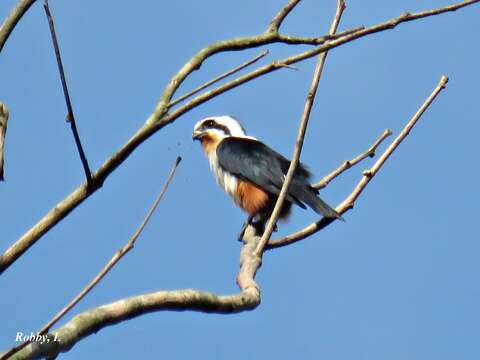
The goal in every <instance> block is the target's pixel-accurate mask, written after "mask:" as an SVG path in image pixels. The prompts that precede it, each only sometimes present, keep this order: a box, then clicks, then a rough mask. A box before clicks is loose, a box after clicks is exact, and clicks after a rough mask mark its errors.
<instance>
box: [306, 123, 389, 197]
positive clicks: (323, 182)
mask: <svg viewBox="0 0 480 360" xmlns="http://www.w3.org/2000/svg"><path fill="white" fill-rule="evenodd" d="M390 135H392V130H390V129H387V130H385V131H384V132H383V133H382V135H380V136H379V138H378V139H377V140H375V142H374V143H373V144H372V146H370V147H369V148H368V150H367V151H365V152H363V153H361V154H360V155H357V156H356V157H354V158H353V159H351V160H346V161H344V162H343V163H342V164H341V165H340V166H339V167H338V168H336V169H335V170H333V171H332V172H331V173H330V174H328V175H326V176H324V177H323V179H321V180H320V181H319V182H317V183H315V184H312V187H314V188H315V189H317V190H320V189H323V188H324V187H326V186H327V185H328V184H329V183H330V182H331V181H332V180H333V179H335V178H337V177H338V176H339V175H341V174H342V173H343V172H345V171H346V170H348V169H350V168H351V167H352V166H355V165H356V164H358V163H359V162H360V161H362V160H363V159H366V158H367V157H374V156H375V151H376V150H377V148H378V147H379V146H380V144H381V143H382V142H383V141H384V140H385V139H386V138H387V137H389V136H390Z"/></svg>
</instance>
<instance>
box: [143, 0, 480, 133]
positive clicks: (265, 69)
mask: <svg viewBox="0 0 480 360" xmlns="http://www.w3.org/2000/svg"><path fill="white" fill-rule="evenodd" d="M479 1H480V0H468V1H462V2H459V3H457V4H454V5H449V6H445V7H442V8H437V9H433V10H428V11H422V12H418V13H413V14H411V13H404V14H403V15H400V16H398V17H396V18H393V19H390V20H388V21H385V22H383V23H380V24H377V25H374V26H370V27H367V28H360V30H358V31H355V32H353V33H350V34H349V35H345V36H341V37H340V38H338V39H334V40H331V41H328V42H327V43H326V44H324V45H322V46H319V47H316V48H313V49H311V50H307V51H305V52H302V53H300V54H297V55H294V56H290V57H287V58H284V59H281V60H277V61H274V62H272V63H270V64H267V65H265V66H262V67H260V68H258V69H256V70H253V71H251V72H250V73H247V74H245V75H243V76H240V77H238V78H236V79H234V80H232V81H229V82H228V83H226V84H223V85H221V86H218V87H217V88H215V89H212V90H209V91H206V92H205V93H203V94H201V95H199V96H197V97H195V98H194V99H192V100H190V101H189V102H188V103H186V104H185V105H183V106H182V107H180V108H178V109H176V110H174V111H172V112H170V113H168V114H165V115H162V116H160V115H159V114H157V116H158V120H157V117H154V115H153V114H152V116H151V117H150V119H149V120H148V121H152V122H155V121H158V122H157V123H156V124H155V126H156V130H158V129H161V128H162V127H163V126H165V125H168V124H170V123H171V122H173V121H175V120H176V119H177V118H178V117H180V116H181V115H183V114H185V113H187V112H188V111H190V110H192V109H194V108H196V107H197V106H199V105H201V104H203V103H204V102H206V101H208V100H210V99H212V98H214V97H216V96H219V95H221V94H223V93H224V92H227V91H229V90H231V89H234V88H236V87H238V86H240V85H243V84H244V83H247V82H249V81H252V80H254V79H256V78H258V77H260V76H263V75H265V74H268V73H271V72H273V71H277V70H279V69H282V68H284V67H285V65H291V64H295V63H298V62H300V61H304V60H306V59H309V58H312V57H314V56H316V55H318V54H320V53H322V52H324V51H328V50H330V49H333V48H336V47H339V46H341V45H344V44H346V43H349V42H351V41H354V40H357V39H359V38H362V37H365V36H368V35H371V34H375V33H377V32H381V31H385V30H391V29H394V28H395V27H397V26H398V25H399V24H401V23H403V22H408V21H413V20H417V19H422V18H425V17H428V16H434V15H439V14H443V13H446V12H451V11H456V10H458V9H461V8H463V7H465V6H469V5H473V4H475V3H478V2H479Z"/></svg>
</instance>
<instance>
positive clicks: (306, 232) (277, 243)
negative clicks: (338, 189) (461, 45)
mask: <svg viewBox="0 0 480 360" xmlns="http://www.w3.org/2000/svg"><path fill="white" fill-rule="evenodd" d="M447 82H448V77H447V76H446V75H444V76H442V77H441V78H440V81H439V83H438V85H437V86H436V87H435V89H434V90H433V91H432V93H431V94H430V96H429V97H428V98H427V99H426V100H425V102H424V103H423V104H422V106H420V108H419V109H418V110H417V112H416V113H415V114H414V115H413V116H412V118H411V119H410V121H409V122H408V123H407V124H406V125H405V127H404V128H403V130H402V131H401V132H400V133H399V134H398V136H397V137H396V138H395V139H394V140H393V141H392V143H391V144H390V145H389V146H388V148H387V149H386V150H385V151H384V152H383V154H382V155H381V156H380V157H379V158H378V160H377V161H376V162H375V164H374V165H373V166H372V167H371V168H370V169H369V170H366V171H364V172H363V176H362V178H361V179H360V181H359V183H358V185H357V186H356V187H355V189H354V190H353V191H352V193H351V194H350V195H349V196H347V198H345V200H343V201H342V203H341V204H340V205H338V206H337V208H336V209H335V210H337V212H338V213H339V214H344V213H345V212H347V211H348V210H350V209H353V206H354V205H355V201H356V200H357V199H358V197H359V196H360V195H361V194H362V192H363V190H365V188H366V187H367V185H368V183H369V182H370V180H372V179H373V177H374V176H375V175H376V174H377V173H378V172H379V171H380V169H381V168H382V166H383V164H384V163H385V161H387V159H388V158H389V157H390V156H391V155H392V153H393V152H394V151H395V150H396V149H397V147H398V145H400V143H401V142H402V141H403V140H404V139H405V138H406V137H407V136H408V134H409V133H410V131H411V130H412V128H413V127H414V126H415V124H416V123H417V122H418V120H420V117H421V116H422V114H423V113H424V112H425V110H427V109H428V107H429V106H430V105H431V104H432V102H433V101H434V100H435V98H436V97H437V95H438V94H439V93H440V92H441V91H442V90H443V89H444V88H445V86H446V84H447ZM334 220H335V219H330V218H322V219H321V220H319V221H317V222H315V223H313V224H310V225H308V226H307V227H305V228H304V229H302V230H300V231H297V232H295V233H293V234H290V235H288V236H285V237H283V238H281V239H278V240H271V241H270V242H269V243H268V244H267V246H266V249H274V248H278V247H282V246H286V245H290V244H292V243H294V242H297V241H300V240H302V239H305V238H307V237H309V236H310V235H312V234H314V233H316V232H318V231H320V230H322V229H323V228H325V227H327V226H328V225H330V224H331V223H332V222H333V221H334Z"/></svg>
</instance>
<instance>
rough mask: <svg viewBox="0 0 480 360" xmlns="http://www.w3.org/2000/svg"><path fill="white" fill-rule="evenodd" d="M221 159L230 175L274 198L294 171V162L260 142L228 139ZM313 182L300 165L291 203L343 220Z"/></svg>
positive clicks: (290, 193) (221, 148) (290, 194)
mask: <svg viewBox="0 0 480 360" xmlns="http://www.w3.org/2000/svg"><path fill="white" fill-rule="evenodd" d="M217 158H218V163H219V165H220V166H221V167H222V168H223V169H225V170H226V171H228V172H229V173H231V174H233V175H235V176H237V177H239V178H240V179H242V180H247V181H250V182H252V183H254V184H255V185H257V186H258V187H260V188H262V189H263V190H266V191H268V192H270V193H271V194H274V195H278V194H279V193H280V190H281V188H282V185H283V181H284V180H285V175H286V174H287V172H288V168H289V167H290V161H289V160H287V159H285V158H284V157H283V156H282V155H281V154H279V153H277V152H276V151H274V150H272V149H270V148H269V147H268V146H266V145H265V144H263V143H261V142H260V141H257V140H253V139H246V138H237V137H228V138H226V139H224V140H222V141H221V142H220V144H219V145H218V147H217ZM309 180H310V173H309V172H308V170H307V169H306V168H305V166H304V165H303V164H300V165H299V166H298V168H297V170H296V171H295V175H294V177H293V179H292V183H291V184H290V188H289V190H288V195H287V200H289V201H291V202H295V203H297V204H298V205H299V206H300V207H302V208H305V205H304V204H303V203H305V204H307V205H308V206H310V207H311V208H312V209H313V210H315V211H316V212H317V213H319V214H321V215H323V216H326V217H330V218H338V219H342V217H341V216H340V215H339V214H338V213H337V212H336V211H335V210H334V209H332V208H331V207H330V206H329V205H328V204H327V203H325V202H324V201H323V200H322V199H321V198H320V197H319V196H318V191H317V190H315V189H314V188H312V187H311V185H310V181H309Z"/></svg>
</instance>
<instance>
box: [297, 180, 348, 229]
mask: <svg viewBox="0 0 480 360" xmlns="http://www.w3.org/2000/svg"><path fill="white" fill-rule="evenodd" d="M295 190H296V191H295V193H294V196H295V197H296V198H297V199H298V200H300V201H301V202H304V203H305V204H307V205H308V206H309V207H311V208H312V209H313V210H314V211H315V212H316V213H317V214H320V215H322V216H325V217H327V218H332V219H338V220H342V221H345V219H344V218H343V217H342V216H341V215H340V214H339V213H338V212H336V211H335V209H333V208H332V207H331V206H330V205H328V204H327V203H326V202H325V201H323V200H322V199H321V198H320V196H318V191H317V190H315V189H314V188H312V187H310V186H309V185H307V186H302V187H301V188H299V186H297V187H296V188H295Z"/></svg>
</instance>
